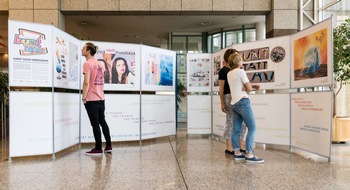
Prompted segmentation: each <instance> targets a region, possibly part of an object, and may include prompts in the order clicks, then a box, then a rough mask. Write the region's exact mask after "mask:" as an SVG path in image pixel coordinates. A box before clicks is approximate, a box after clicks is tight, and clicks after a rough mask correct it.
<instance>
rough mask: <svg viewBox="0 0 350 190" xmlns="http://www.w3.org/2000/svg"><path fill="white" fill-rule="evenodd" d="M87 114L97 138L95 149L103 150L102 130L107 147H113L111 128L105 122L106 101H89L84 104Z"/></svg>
mask: <svg viewBox="0 0 350 190" xmlns="http://www.w3.org/2000/svg"><path fill="white" fill-rule="evenodd" d="M84 106H85V109H86V111H87V114H88V116H89V119H90V123H91V126H92V131H93V133H94V137H95V149H97V150H102V139H101V130H100V125H101V128H102V133H103V136H104V137H105V139H106V147H107V146H111V145H112V143H111V136H110V134H109V127H108V125H107V122H106V120H105V101H104V100H100V101H87V102H86V104H84Z"/></svg>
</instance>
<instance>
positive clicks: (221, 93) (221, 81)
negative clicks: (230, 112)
mask: <svg viewBox="0 0 350 190" xmlns="http://www.w3.org/2000/svg"><path fill="white" fill-rule="evenodd" d="M224 85H225V80H219V94H220V103H221V110H222V111H223V112H225V113H226V108H225V99H224Z"/></svg>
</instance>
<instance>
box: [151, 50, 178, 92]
mask: <svg viewBox="0 0 350 190" xmlns="http://www.w3.org/2000/svg"><path fill="white" fill-rule="evenodd" d="M173 65H174V63H173V57H172V56H170V55H159V54H157V53H149V54H148V55H147V60H146V67H145V68H146V70H145V71H144V72H145V79H144V81H145V84H146V85H158V86H172V85H173Z"/></svg>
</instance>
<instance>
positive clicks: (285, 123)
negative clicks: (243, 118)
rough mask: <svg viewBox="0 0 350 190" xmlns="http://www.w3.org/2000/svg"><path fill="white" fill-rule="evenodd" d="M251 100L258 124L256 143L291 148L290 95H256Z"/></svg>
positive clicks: (251, 96)
mask: <svg viewBox="0 0 350 190" xmlns="http://www.w3.org/2000/svg"><path fill="white" fill-rule="evenodd" d="M249 99H250V105H251V107H252V109H253V112H254V117H255V122H256V132H255V140H254V141H255V142H257V143H264V144H276V145H287V146H289V145H290V94H254V95H249ZM267 110H268V111H267Z"/></svg>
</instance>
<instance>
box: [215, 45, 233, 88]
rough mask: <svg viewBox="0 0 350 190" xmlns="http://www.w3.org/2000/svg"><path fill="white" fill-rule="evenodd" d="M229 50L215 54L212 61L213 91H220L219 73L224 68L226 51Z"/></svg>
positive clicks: (222, 50)
mask: <svg viewBox="0 0 350 190" xmlns="http://www.w3.org/2000/svg"><path fill="white" fill-rule="evenodd" d="M229 48H232V47H228V48H225V49H221V50H219V51H217V52H214V53H213V54H212V59H211V64H212V65H211V73H212V74H211V77H212V79H211V89H212V91H219V71H220V69H221V68H222V67H223V61H224V54H225V51H226V50H227V49H229Z"/></svg>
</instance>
